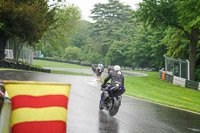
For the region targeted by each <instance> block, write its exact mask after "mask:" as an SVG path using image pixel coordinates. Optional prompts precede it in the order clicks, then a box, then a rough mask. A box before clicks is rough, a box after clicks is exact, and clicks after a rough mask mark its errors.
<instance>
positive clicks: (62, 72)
mask: <svg viewBox="0 0 200 133" xmlns="http://www.w3.org/2000/svg"><path fill="white" fill-rule="evenodd" d="M51 73H55V74H65V75H78V76H92V75H91V74H86V73H75V72H68V71H55V70H51Z"/></svg>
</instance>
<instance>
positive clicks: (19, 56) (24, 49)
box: [5, 38, 33, 64]
mask: <svg viewBox="0 0 200 133" xmlns="http://www.w3.org/2000/svg"><path fill="white" fill-rule="evenodd" d="M5 55H6V56H5V57H6V59H14V60H16V61H23V62H26V63H29V64H33V47H32V46H30V45H29V44H28V43H27V42H22V40H20V39H18V38H11V39H9V40H8V41H7V45H6V51H5ZM10 55H12V56H10Z"/></svg>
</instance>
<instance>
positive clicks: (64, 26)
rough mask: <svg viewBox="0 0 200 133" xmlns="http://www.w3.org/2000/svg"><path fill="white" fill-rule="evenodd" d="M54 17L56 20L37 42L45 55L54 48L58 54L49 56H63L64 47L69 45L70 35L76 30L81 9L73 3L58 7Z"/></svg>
mask: <svg viewBox="0 0 200 133" xmlns="http://www.w3.org/2000/svg"><path fill="white" fill-rule="evenodd" d="M54 19H56V22H55V23H54V24H52V25H51V26H50V27H49V29H48V30H47V31H46V32H45V33H44V35H43V37H42V38H41V39H40V43H38V44H37V50H42V52H43V53H44V54H45V55H49V54H48V53H47V51H50V50H52V51H55V52H51V53H52V54H53V53H55V54H56V55H49V57H55V56H58V57H62V54H63V52H64V49H65V48H66V47H67V46H69V42H68V41H69V38H70V36H71V35H72V34H73V33H74V32H75V29H76V26H77V23H78V20H79V19H80V11H79V9H78V8H77V7H75V6H73V5H70V6H64V7H60V8H56V13H55V16H54ZM40 45H43V46H40ZM39 48H43V49H39ZM48 48H50V49H48Z"/></svg>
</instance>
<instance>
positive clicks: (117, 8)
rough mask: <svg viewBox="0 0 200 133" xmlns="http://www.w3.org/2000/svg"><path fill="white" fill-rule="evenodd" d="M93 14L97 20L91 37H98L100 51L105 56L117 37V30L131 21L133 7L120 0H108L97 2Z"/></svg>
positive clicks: (93, 17)
mask: <svg viewBox="0 0 200 133" xmlns="http://www.w3.org/2000/svg"><path fill="white" fill-rule="evenodd" d="M91 14H92V16H91V18H92V19H93V20H94V21H95V23H93V26H94V31H93V34H92V36H91V37H93V38H96V39H95V40H96V42H95V43H98V44H99V45H100V46H99V47H100V49H99V52H100V53H101V54H102V55H103V56H105V55H106V53H107V52H108V49H109V47H110V46H111V45H112V44H113V43H114V41H115V39H116V32H118V31H119V30H120V29H121V28H122V26H123V24H124V23H127V21H129V18H130V16H131V14H132V9H131V7H130V6H128V5H124V4H123V3H120V1H119V0H108V3H105V4H102V3H98V4H95V6H94V8H93V9H92V10H91ZM118 39H119V38H118ZM119 40H120V39H119Z"/></svg>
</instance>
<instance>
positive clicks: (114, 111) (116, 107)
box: [108, 97, 120, 116]
mask: <svg viewBox="0 0 200 133" xmlns="http://www.w3.org/2000/svg"><path fill="white" fill-rule="evenodd" d="M119 106H120V101H118V100H117V98H116V97H113V105H112V108H111V109H109V111H108V112H109V115H111V116H114V115H116V114H117V112H118V110H119Z"/></svg>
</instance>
